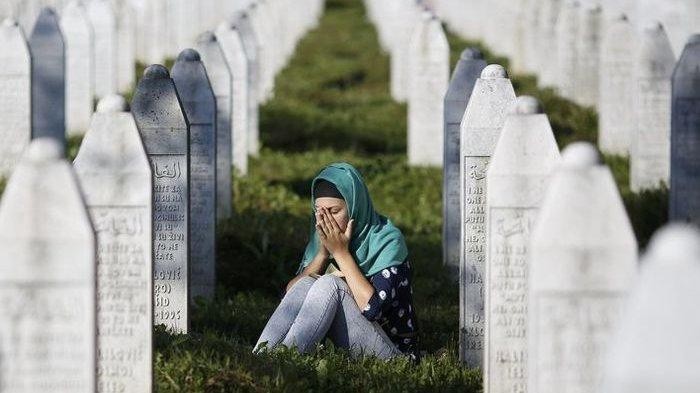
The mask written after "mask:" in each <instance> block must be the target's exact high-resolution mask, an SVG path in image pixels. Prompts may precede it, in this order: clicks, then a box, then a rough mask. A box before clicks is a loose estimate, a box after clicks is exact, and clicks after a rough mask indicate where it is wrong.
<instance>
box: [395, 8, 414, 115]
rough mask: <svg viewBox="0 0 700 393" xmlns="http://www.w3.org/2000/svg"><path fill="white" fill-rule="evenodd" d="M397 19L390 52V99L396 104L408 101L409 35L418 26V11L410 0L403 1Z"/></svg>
mask: <svg viewBox="0 0 700 393" xmlns="http://www.w3.org/2000/svg"><path fill="white" fill-rule="evenodd" d="M402 3H403V4H402V7H400V12H399V16H398V17H397V27H396V28H397V29H398V30H399V32H398V33H397V37H398V39H397V42H396V44H395V45H394V47H393V48H392V51H391V65H390V66H391V72H390V77H391V80H390V82H391V83H390V89H391V97H392V98H393V99H394V100H396V101H398V102H406V100H407V99H408V63H409V59H408V57H409V54H408V53H409V46H410V41H411V34H412V33H413V30H414V29H415V27H416V26H417V25H418V23H419V22H418V21H419V18H420V11H419V10H418V7H417V6H416V5H415V3H414V2H413V1H412V0H403V1H402Z"/></svg>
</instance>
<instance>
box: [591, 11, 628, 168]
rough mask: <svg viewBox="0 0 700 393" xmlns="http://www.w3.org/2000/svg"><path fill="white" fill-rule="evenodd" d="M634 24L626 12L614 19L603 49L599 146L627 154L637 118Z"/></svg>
mask: <svg viewBox="0 0 700 393" xmlns="http://www.w3.org/2000/svg"><path fill="white" fill-rule="evenodd" d="M636 37H637V36H636V34H635V29H634V26H632V24H631V23H630V21H629V20H628V19H627V17H626V16H625V15H624V14H621V15H618V16H617V17H615V18H614V19H613V20H611V21H610V22H609V23H608V25H607V27H606V29H605V33H604V34H603V40H602V42H601V49H600V80H599V93H600V101H599V106H598V146H599V147H600V150H602V151H603V152H605V153H610V154H618V155H623V156H624V155H627V154H628V153H629V149H630V143H631V142H630V141H631V139H632V133H633V132H634V130H635V118H634V90H635V87H634V53H635V44H636Z"/></svg>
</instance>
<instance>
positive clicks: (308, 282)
mask: <svg viewBox="0 0 700 393" xmlns="http://www.w3.org/2000/svg"><path fill="white" fill-rule="evenodd" d="M315 282H316V279H315V278H313V277H311V276H304V277H302V278H300V279H298V280H297V282H295V283H294V285H292V287H291V288H289V290H288V291H287V293H289V292H291V291H299V290H303V291H304V292H308V290H309V288H311V286H312V285H314V283H315Z"/></svg>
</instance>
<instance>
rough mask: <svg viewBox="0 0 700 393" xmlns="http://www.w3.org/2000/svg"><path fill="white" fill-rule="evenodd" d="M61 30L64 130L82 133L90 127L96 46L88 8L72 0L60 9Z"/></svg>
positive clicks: (77, 133)
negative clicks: (64, 47) (64, 91)
mask: <svg viewBox="0 0 700 393" xmlns="http://www.w3.org/2000/svg"><path fill="white" fill-rule="evenodd" d="M61 30H62V31H63V38H64V40H65V46H66V130H67V132H68V135H82V134H84V133H85V131H87V129H88V127H89V126H90V117H91V116H92V109H93V97H94V95H95V85H94V84H95V77H94V75H95V74H94V73H95V66H94V64H93V61H94V59H95V56H94V54H93V52H94V50H95V47H94V41H93V30H92V25H91V24H90V20H89V19H88V16H87V9H86V8H85V6H84V5H83V2H82V1H81V0H73V1H71V2H70V3H68V5H66V7H65V8H64V9H63V13H62V15H61Z"/></svg>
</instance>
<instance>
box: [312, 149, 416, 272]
mask: <svg viewBox="0 0 700 393" xmlns="http://www.w3.org/2000/svg"><path fill="white" fill-rule="evenodd" d="M321 179H323V180H326V181H329V182H331V183H333V184H334V185H335V186H336V188H337V189H338V191H340V193H341V194H342V195H343V199H345V203H346V204H347V208H348V214H349V217H350V219H352V220H354V224H353V230H352V234H351V239H350V245H349V247H348V248H349V251H350V253H351V255H352V257H353V258H354V259H355V262H356V263H357V265H358V266H359V267H360V269H361V270H362V272H363V273H364V274H365V276H367V277H370V276H373V275H375V274H377V273H379V272H381V271H382V270H383V269H386V268H388V267H391V266H398V265H400V264H401V263H403V261H404V260H405V259H406V257H407V256H408V248H407V247H406V241H405V239H404V237H403V234H402V233H401V231H400V230H399V229H398V228H397V227H395V226H394V224H392V222H391V220H389V219H388V218H386V217H384V216H382V215H380V214H379V213H377V211H376V210H374V205H373V204H372V199H371V198H370V196H369V191H368V190H367V186H366V185H365V183H364V181H363V180H362V176H361V175H360V173H359V172H358V171H357V169H355V167H353V166H352V165H350V164H348V163H344V162H341V163H334V164H330V165H328V166H327V167H325V168H324V169H323V170H322V171H321V172H320V173H319V174H318V176H316V178H315V179H314V180H313V182H312V183H311V224H312V225H311V235H310V240H309V243H308V244H307V245H306V250H305V251H304V257H303V259H302V262H301V266H300V267H299V270H302V269H304V268H305V267H306V266H308V265H309V264H310V263H311V261H313V259H314V257H315V256H316V254H317V253H318V247H319V245H320V244H321V243H320V240H319V239H318V235H317V234H316V214H315V204H314V201H315V198H314V195H313V193H314V189H315V185H316V182H317V181H319V180H321Z"/></svg>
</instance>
